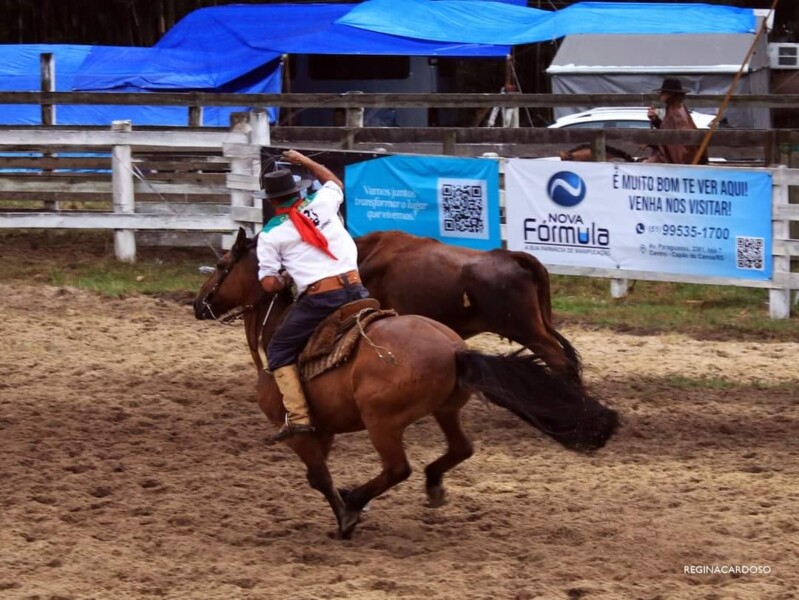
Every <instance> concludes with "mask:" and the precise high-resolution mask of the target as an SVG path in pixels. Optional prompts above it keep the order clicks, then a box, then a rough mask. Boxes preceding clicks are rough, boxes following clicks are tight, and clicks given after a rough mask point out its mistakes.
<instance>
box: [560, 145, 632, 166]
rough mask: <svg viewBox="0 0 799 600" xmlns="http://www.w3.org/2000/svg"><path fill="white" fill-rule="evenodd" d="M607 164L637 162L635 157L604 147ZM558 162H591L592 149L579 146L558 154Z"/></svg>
mask: <svg viewBox="0 0 799 600" xmlns="http://www.w3.org/2000/svg"><path fill="white" fill-rule="evenodd" d="M605 154H606V155H607V162H637V161H636V160H635V157H634V156H633V155H632V154H629V153H628V152H625V151H624V150H622V149H620V148H616V147H615V146H605ZM558 156H560V160H573V161H577V162H593V161H594V147H593V146H592V145H591V144H580V145H579V146H576V147H574V148H572V149H571V150H564V151H563V152H558Z"/></svg>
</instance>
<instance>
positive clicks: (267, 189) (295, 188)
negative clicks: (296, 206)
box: [253, 169, 311, 200]
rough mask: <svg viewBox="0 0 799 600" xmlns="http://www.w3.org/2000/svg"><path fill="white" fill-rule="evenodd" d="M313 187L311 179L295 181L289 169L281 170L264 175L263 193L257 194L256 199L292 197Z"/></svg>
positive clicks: (262, 180)
mask: <svg viewBox="0 0 799 600" xmlns="http://www.w3.org/2000/svg"><path fill="white" fill-rule="evenodd" d="M310 185H311V180H310V179H300V180H299V181H295V180H294V175H292V174H291V171H289V170H288V169H280V170H279V171H273V172H272V173H264V175H263V176H262V177H261V187H262V188H263V190H264V191H263V192H255V193H254V194H253V196H254V197H255V198H266V199H267V200H271V199H272V198H281V197H283V196H290V195H291V194H294V193H296V192H299V191H300V190H304V189H306V188H307V187H309V186H310Z"/></svg>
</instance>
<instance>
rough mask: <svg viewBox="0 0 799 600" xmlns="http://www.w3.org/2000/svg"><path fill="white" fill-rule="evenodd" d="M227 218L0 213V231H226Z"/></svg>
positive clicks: (228, 225) (119, 214)
mask: <svg viewBox="0 0 799 600" xmlns="http://www.w3.org/2000/svg"><path fill="white" fill-rule="evenodd" d="M233 227H234V223H233V221H232V220H231V219H230V217H229V216H227V215H148V214H122V213H87V212H74V213H71V212H59V213H47V214H42V213H25V212H0V229H20V228H21V229H122V230H130V229H135V230H142V229H179V230H186V231H230V230H231V229H233Z"/></svg>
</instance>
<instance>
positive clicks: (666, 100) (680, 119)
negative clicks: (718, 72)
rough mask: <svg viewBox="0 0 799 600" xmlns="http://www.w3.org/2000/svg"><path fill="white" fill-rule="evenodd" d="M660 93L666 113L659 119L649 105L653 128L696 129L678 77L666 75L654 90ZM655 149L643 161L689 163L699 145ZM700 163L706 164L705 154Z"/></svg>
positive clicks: (679, 145)
mask: <svg viewBox="0 0 799 600" xmlns="http://www.w3.org/2000/svg"><path fill="white" fill-rule="evenodd" d="M655 91H656V92H659V93H660V102H661V103H663V104H664V105H665V106H666V114H665V115H664V117H663V118H662V119H661V118H660V117H659V116H658V114H657V112H656V111H655V107H654V106H650V107H649V112H648V113H647V116H648V117H649V120H650V121H651V122H652V126H653V127H654V128H655V129H684V130H689V129H696V124H695V123H694V120H693V119H692V118H691V113H690V112H689V111H688V108H687V107H686V106H685V94H686V93H687V92H686V90H684V89H683V87H682V83H680V80H679V79H674V78H671V77H667V78H666V79H664V80H663V85H661V86H660V87H659V88H658V89H656V90H655ZM654 149H655V151H654V153H653V154H652V156H650V157H649V158H647V159H646V160H645V161H644V162H648V163H672V164H678V165H690V164H692V163H693V160H694V156H696V153H697V151H698V150H699V146H695V145H688V144H667V145H663V146H655V147H654ZM700 164H707V156H706V155H705V156H703V157H702V160H700Z"/></svg>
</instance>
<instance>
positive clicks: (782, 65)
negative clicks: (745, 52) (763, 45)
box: [768, 44, 799, 69]
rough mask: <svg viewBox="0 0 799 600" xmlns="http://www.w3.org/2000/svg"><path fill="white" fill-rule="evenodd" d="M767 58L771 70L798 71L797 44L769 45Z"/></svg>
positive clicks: (798, 45) (798, 55)
mask: <svg viewBox="0 0 799 600" xmlns="http://www.w3.org/2000/svg"><path fill="white" fill-rule="evenodd" d="M768 58H769V64H770V65H771V68H772V69H799V44H769V45H768Z"/></svg>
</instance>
